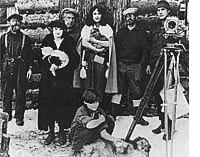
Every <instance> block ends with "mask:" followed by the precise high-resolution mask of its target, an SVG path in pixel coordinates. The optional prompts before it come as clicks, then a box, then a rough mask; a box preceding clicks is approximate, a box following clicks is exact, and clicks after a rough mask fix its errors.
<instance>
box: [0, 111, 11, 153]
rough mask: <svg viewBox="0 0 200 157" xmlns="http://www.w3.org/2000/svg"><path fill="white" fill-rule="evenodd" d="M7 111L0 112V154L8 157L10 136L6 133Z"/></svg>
mask: <svg viewBox="0 0 200 157" xmlns="http://www.w3.org/2000/svg"><path fill="white" fill-rule="evenodd" d="M8 118H9V115H8V113H5V112H0V156H1V157H9V156H10V155H9V154H8V150H9V143H10V137H9V136H8V135H7V126H8Z"/></svg>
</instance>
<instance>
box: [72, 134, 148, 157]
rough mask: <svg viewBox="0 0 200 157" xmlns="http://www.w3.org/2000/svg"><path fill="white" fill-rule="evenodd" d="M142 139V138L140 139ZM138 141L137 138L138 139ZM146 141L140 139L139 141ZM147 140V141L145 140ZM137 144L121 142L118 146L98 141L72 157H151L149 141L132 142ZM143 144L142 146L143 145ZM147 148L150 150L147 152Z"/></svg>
mask: <svg viewBox="0 0 200 157" xmlns="http://www.w3.org/2000/svg"><path fill="white" fill-rule="evenodd" d="M138 138H140V137H138ZM136 139H137V138H136ZM141 140H144V138H140V139H139V141H141ZM145 140H146V139H145ZM132 142H136V143H131V144H130V143H127V142H124V141H122V142H119V143H117V144H116V145H114V144H112V143H109V142H106V141H104V140H98V141H97V142H95V143H92V144H90V145H86V146H84V147H83V148H82V149H81V151H80V153H76V154H74V153H73V152H72V154H71V156H74V157H149V151H150V148H151V146H150V144H149V142H148V141H146V142H147V143H146V142H144V141H141V142H139V143H137V142H138V140H137V141H134V140H133V141H132ZM141 144H142V145H141ZM144 147H147V149H148V150H146V148H144Z"/></svg>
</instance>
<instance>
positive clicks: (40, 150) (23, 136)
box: [8, 110, 189, 157]
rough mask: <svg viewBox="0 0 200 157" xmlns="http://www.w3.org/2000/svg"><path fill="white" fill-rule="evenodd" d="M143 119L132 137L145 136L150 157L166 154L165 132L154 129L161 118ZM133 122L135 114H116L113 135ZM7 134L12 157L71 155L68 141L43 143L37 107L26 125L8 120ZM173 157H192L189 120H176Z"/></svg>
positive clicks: (29, 113)
mask: <svg viewBox="0 0 200 157" xmlns="http://www.w3.org/2000/svg"><path fill="white" fill-rule="evenodd" d="M144 118H145V119H146V120H147V121H149V123H150V124H149V126H141V125H137V126H136V128H135V130H134V132H133V134H132V136H131V139H134V138H135V137H137V136H142V137H145V138H146V139H147V140H148V141H149V142H150V144H151V146H152V149H151V151H150V157H165V149H166V145H165V141H163V140H162V136H163V133H162V134H159V135H155V134H153V133H152V132H151V130H152V129H153V128H155V127H157V126H158V125H159V120H158V117H144ZM131 122H132V116H126V117H125V116H123V117H117V121H116V127H115V129H114V132H113V135H114V136H116V137H119V138H125V136H126V134H127V131H128V129H129V126H130V124H131ZM56 130H57V128H56ZM8 134H9V135H10V137H11V141H10V148H9V154H10V156H11V157H68V156H71V155H70V149H71V148H70V146H69V142H67V143H66V144H65V145H64V146H58V145H57V142H55V143H54V144H51V145H49V146H45V145H43V141H44V139H45V137H46V136H47V133H46V132H41V131H38V129H37V110H27V111H26V113H25V124H24V126H22V127H20V126H17V125H16V124H15V119H13V120H12V121H11V122H9V124H8ZM169 147H170V146H169ZM173 157H189V119H187V118H181V119H178V120H177V123H176V133H175V136H174V149H173Z"/></svg>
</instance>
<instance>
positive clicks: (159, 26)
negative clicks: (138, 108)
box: [146, 0, 171, 140]
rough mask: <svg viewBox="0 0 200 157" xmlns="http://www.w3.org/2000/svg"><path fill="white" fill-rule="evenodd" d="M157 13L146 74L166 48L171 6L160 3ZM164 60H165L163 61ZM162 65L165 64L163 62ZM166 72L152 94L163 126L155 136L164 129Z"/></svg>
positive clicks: (153, 25)
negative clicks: (162, 93)
mask: <svg viewBox="0 0 200 157" xmlns="http://www.w3.org/2000/svg"><path fill="white" fill-rule="evenodd" d="M156 11H157V17H158V18H157V19H156V20H154V21H152V24H150V40H151V44H152V45H151V50H150V58H149V65H148V66H147V69H146V72H147V74H151V73H152V72H153V70H154V67H155V64H156V62H157V60H158V57H159V56H160V52H161V49H162V48H163V47H165V39H164V37H163V34H164V33H165V30H164V22H165V20H166V18H167V17H168V16H169V13H170V5H169V3H168V2H167V1H164V0H162V1H159V2H158V3H157V5H156ZM163 60H164V59H163ZM160 64H164V63H163V62H161V63H160ZM163 76H164V72H163V71H162V72H161V74H160V77H159V78H158V81H157V83H156V86H155V87H154V90H153V92H152V96H153V97H154V98H155V105H156V107H157V111H158V116H159V120H160V121H161V124H160V125H159V126H158V127H157V128H156V129H154V130H152V132H153V133H155V134H160V133H161V132H162V130H163V129H164V126H165V125H164V113H163V112H161V109H162V106H161V104H162V103H163V101H162V98H161V96H160V91H161V90H162V89H163V86H164V77H163ZM168 125H169V136H168V139H169V140H170V139H171V120H170V119H169V121H168ZM163 139H164V140H166V134H164V136H163Z"/></svg>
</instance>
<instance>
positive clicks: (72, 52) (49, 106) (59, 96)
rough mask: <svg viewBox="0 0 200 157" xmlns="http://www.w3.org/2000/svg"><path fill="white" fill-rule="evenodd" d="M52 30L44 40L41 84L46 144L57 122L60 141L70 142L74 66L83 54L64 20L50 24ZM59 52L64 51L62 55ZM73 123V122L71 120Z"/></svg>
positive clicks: (41, 119)
mask: <svg viewBox="0 0 200 157" xmlns="http://www.w3.org/2000/svg"><path fill="white" fill-rule="evenodd" d="M50 27H51V28H52V33H51V34H48V35H47V36H46V37H45V38H44V40H43V42H42V54H43V57H42V63H41V70H42V80H41V84H40V94H39V109H38V127H39V129H40V130H45V131H47V130H48V128H49V135H48V137H47V139H46V140H45V144H47V145H48V144H50V143H51V142H52V141H53V140H54V138H55V133H54V127H55V121H57V122H58V124H59V143H60V144H64V143H65V142H66V136H65V134H64V128H65V124H66V122H67V120H68V117H67V115H68V114H70V110H69V109H70V106H69V100H70V97H71V96H70V93H71V88H72V85H73V76H74V69H75V68H77V66H78V64H79V55H78V53H77V51H76V49H75V42H74V40H73V39H72V38H71V37H69V36H68V35H66V34H65V33H64V28H65V25H64V23H63V22H61V21H58V20H56V21H53V22H51V23H50ZM58 54H61V55H60V57H59V56H58ZM68 123H69V125H70V123H71V122H68Z"/></svg>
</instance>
